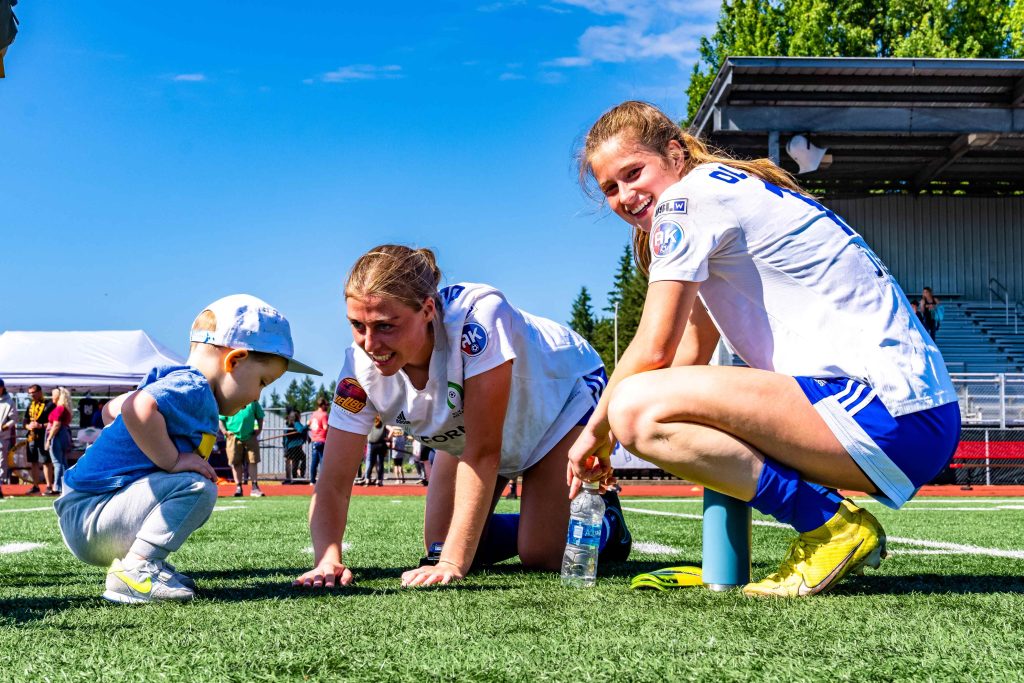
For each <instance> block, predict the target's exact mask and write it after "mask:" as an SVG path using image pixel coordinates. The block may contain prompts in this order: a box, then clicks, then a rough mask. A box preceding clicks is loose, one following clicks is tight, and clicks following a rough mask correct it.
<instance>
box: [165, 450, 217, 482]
mask: <svg viewBox="0 0 1024 683" xmlns="http://www.w3.org/2000/svg"><path fill="white" fill-rule="evenodd" d="M169 471H170V472H171V474H174V473H176V472H195V473H197V474H200V475H202V476H204V477H206V478H207V479H209V480H210V481H212V482H213V483H214V484H216V483H217V473H216V472H215V471H214V469H213V466H212V465H211V464H210V463H208V462H206V460H205V459H204V458H203V457H202V456H201V455H199V454H197V453H178V461H177V462H176V463H174V467H172V468H171V469H170V470H169Z"/></svg>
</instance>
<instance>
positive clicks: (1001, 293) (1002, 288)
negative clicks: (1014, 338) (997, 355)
mask: <svg viewBox="0 0 1024 683" xmlns="http://www.w3.org/2000/svg"><path fill="white" fill-rule="evenodd" d="M1011 298H1012V297H1011V296H1010V290H1009V289H1007V287H1006V285H1004V284H1003V283H1002V282H1000V281H999V280H997V279H996V278H994V277H990V278H989V279H988V305H989V307H990V308H991V307H992V305H993V304H994V303H995V302H996V301H997V300H998V301H1000V302H1001V303H1002V304H1003V308H1004V309H1005V310H1006V324H1007V325H1009V324H1010V309H1011V308H1012V309H1013V333H1014V334H1018V325H1017V322H1018V321H1019V320H1021V319H1024V302H1021V301H1020V300H1014V301H1012V302H1011Z"/></svg>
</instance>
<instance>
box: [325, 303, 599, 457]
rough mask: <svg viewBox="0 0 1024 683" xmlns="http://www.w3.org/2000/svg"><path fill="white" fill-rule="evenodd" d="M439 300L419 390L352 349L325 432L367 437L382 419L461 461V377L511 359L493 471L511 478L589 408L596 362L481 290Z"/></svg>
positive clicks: (566, 338)
mask: <svg viewBox="0 0 1024 683" xmlns="http://www.w3.org/2000/svg"><path fill="white" fill-rule="evenodd" d="M441 298H442V299H443V301H444V312H443V315H444V323H443V325H438V324H437V322H436V319H435V322H434V323H433V324H434V351H433V354H432V355H431V357H430V373H429V378H428V380H427V384H426V386H425V387H424V388H423V389H422V390H420V389H416V388H415V387H414V386H413V385H412V383H411V382H410V381H409V378H408V377H407V376H406V374H405V372H403V371H400V372H398V373H396V374H395V375H392V376H391V377H385V376H383V375H381V374H380V372H379V371H378V370H377V368H376V367H375V366H374V365H373V362H372V361H371V360H370V358H369V357H368V356H367V355H366V353H365V352H364V351H363V350H362V349H360V348H359V347H357V346H356V345H355V344H353V345H352V346H351V347H350V348H349V349H347V350H346V352H345V364H344V367H343V368H342V371H341V376H340V378H339V381H338V385H337V390H336V392H335V396H334V406H333V407H332V408H331V417H330V425H331V426H332V427H335V428H337V429H342V430H344V431H346V432H352V433H356V434H368V433H369V431H370V427H371V426H372V425H373V417H374V415H377V414H380V416H381V419H383V420H384V422H385V423H387V424H394V425H399V426H401V427H404V428H405V429H406V431H408V432H410V433H411V434H412V435H413V437H414V438H415V439H416V440H417V441H419V442H421V443H423V444H425V445H427V446H430V447H431V448H436V449H439V450H443V451H447V452H448V453H451V454H452V455H455V456H459V455H461V454H462V452H463V450H464V449H465V447H466V424H465V419H464V417H463V401H464V400H465V401H472V400H473V397H472V396H465V395H464V390H463V387H464V385H465V382H466V380H467V379H469V378H470V377H473V376H475V375H479V374H481V373H484V372H487V371H488V370H491V369H493V368H495V367H497V366H499V365H501V364H502V363H505V362H506V361H509V360H511V361H513V362H512V387H511V393H510V396H509V404H508V411H507V413H506V415H505V426H504V429H503V431H502V446H501V464H500V466H499V472H500V473H501V474H502V475H506V476H508V475H514V474H518V473H520V472H522V471H523V470H525V469H527V468H529V467H530V466H531V465H533V464H535V463H536V462H537V461H539V460H540V459H541V458H542V457H544V455H546V454H547V453H548V451H550V450H551V448H553V447H554V446H555V444H557V443H558V442H559V441H560V440H561V439H562V437H564V436H565V434H566V433H567V432H568V431H569V430H570V429H571V428H572V427H573V426H574V425H576V424H577V423H578V422H579V421H580V419H581V418H582V417H583V416H584V415H585V414H586V413H587V411H588V410H590V409H591V408H592V407H593V406H595V405H597V401H598V399H599V397H600V392H601V390H602V389H603V387H604V380H603V376H604V370H603V368H602V365H601V358H600V356H598V355H597V352H596V351H594V349H593V348H591V346H590V345H589V344H588V343H587V342H586V341H585V340H584V339H583V338H582V337H580V336H579V335H577V334H576V333H575V332H573V331H572V330H569V329H567V328H565V327H562V326H561V325H559V324H557V323H554V322H552V321H550V320H547V319H545V318H539V317H537V316H533V315H530V314H529V313H526V312H525V311H521V310H519V309H517V308H513V307H512V306H511V305H510V304H509V303H508V302H507V301H506V300H505V297H504V295H503V294H502V293H501V292H499V291H498V290H496V289H494V288H492V287H489V286H487V285H479V284H472V283H462V284H458V285H452V286H451V287H446V288H445V289H443V290H441ZM598 370H599V372H595V371H598Z"/></svg>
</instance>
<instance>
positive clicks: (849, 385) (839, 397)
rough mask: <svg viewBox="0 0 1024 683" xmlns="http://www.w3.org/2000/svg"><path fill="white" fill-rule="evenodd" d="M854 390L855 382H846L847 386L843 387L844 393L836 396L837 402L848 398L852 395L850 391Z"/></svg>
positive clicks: (850, 380) (841, 392)
mask: <svg viewBox="0 0 1024 683" xmlns="http://www.w3.org/2000/svg"><path fill="white" fill-rule="evenodd" d="M852 389H853V380H852V379H848V380H846V386H845V387H843V390H842V391H840V392H839V393H838V394H836V395H835V399H836V400H837V401H842V400H843V399H844V398H845V397H846V396H848V395H849V393H850V391H851V390H852Z"/></svg>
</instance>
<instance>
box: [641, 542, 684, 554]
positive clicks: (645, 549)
mask: <svg viewBox="0 0 1024 683" xmlns="http://www.w3.org/2000/svg"><path fill="white" fill-rule="evenodd" d="M633 552H637V553H646V554H648V555H676V554H679V553H682V552H683V551H682V550H680V549H679V548H673V547H672V546H670V545H664V544H662V543H652V542H648V541H640V542H639V543H637V542H635V541H634V542H633Z"/></svg>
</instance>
